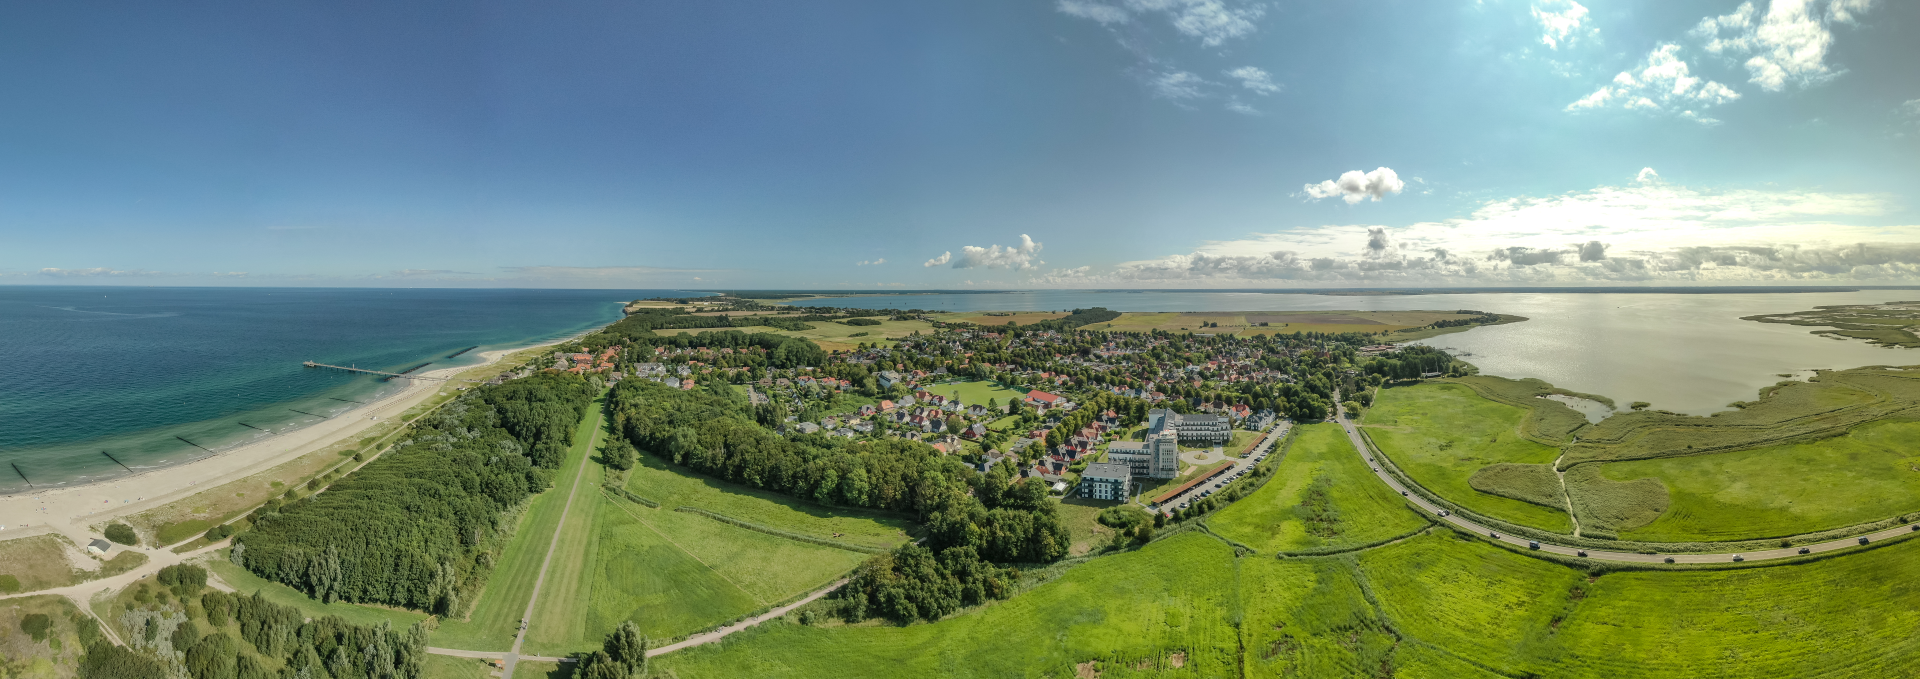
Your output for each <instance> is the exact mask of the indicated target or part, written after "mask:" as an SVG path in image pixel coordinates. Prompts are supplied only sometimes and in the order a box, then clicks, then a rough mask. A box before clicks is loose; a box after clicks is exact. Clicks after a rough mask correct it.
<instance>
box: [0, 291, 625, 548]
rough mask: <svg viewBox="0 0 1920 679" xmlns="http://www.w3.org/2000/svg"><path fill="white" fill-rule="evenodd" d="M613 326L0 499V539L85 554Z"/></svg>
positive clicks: (499, 352) (493, 355)
mask: <svg viewBox="0 0 1920 679" xmlns="http://www.w3.org/2000/svg"><path fill="white" fill-rule="evenodd" d="M616 321H617V319H616ZM611 324H612V322H609V323H604V324H598V325H594V326H592V327H589V328H587V329H585V330H582V331H581V332H579V333H576V334H573V335H570V336H567V337H564V338H560V339H554V340H549V341H545V342H534V343H530V344H526V345H521V346H514V347H506V348H500V349H492V350H488V351H482V352H475V353H474V354H473V355H475V356H478V357H479V358H480V359H481V360H480V362H479V363H475V364H471V365H465V366H457V367H449V368H441V369H439V370H429V371H426V372H423V373H420V374H419V376H420V377H438V378H442V379H437V380H426V379H409V380H408V384H407V385H405V386H403V387H401V388H400V389H398V390H395V391H394V392H392V393H390V394H388V395H386V396H383V397H381V398H379V399H377V400H374V401H370V402H368V403H366V404H363V405H359V406H356V407H354V408H351V409H348V410H345V411H342V412H340V413H338V414H336V415H333V416H332V417H329V418H327V419H324V420H320V421H317V422H314V423H311V424H308V425H304V426H301V427H298V428H296V429H292V430H289V431H283V432H279V433H275V434H273V435H272V436H268V437H266V438H263V439H259V440H255V441H251V442H248V443H244V444H241V445H239V446H235V447H233V448H230V449H227V450H223V451H221V452H219V453H216V454H214V455H211V456H208V457H201V458H198V459H194V460H191V461H187V462H183V463H180V464H175V465H168V466H164V467H157V468H153V469H142V470H140V471H137V472H135V473H133V474H130V475H125V476H117V477H113V478H107V479H100V480H97V481H88V482H86V483H81V484H77V485H66V486H57V487H49V488H45V489H34V490H32V491H27V492H16V493H12V494H9V495H5V496H0V540H13V539H18V538H25V537H32V536H34V535H41V534H46V533H59V534H61V535H64V536H65V537H66V538H67V539H68V540H70V541H71V542H72V543H73V545H74V546H75V547H85V546H86V544H87V542H88V541H89V540H91V539H92V538H94V537H97V534H96V533H95V532H94V531H93V530H92V528H91V526H92V525H94V524H99V523H103V522H106V521H109V520H111V519H114V518H116V517H121V516H127V515H132V514H138V513H141V512H144V511H147V510H150V509H154V508H156V507H161V506H165V505H167V504H170V503H173V502H176V501H178V500H181V499H185V498H188V497H191V496H193V495H194V494H196V493H199V492H200V491H203V490H206V489H208V488H215V487H219V486H221V485H223V484H227V483H231V482H233V481H237V480H241V479H245V478H247V477H249V476H253V475H256V474H260V473H265V472H269V471H271V470H273V469H275V468H277V467H279V466H281V465H284V464H287V463H290V462H293V461H294V460H297V459H299V458H301V457H304V456H306V455H309V454H312V453H314V452H316V451H320V450H323V449H326V448H328V447H330V446H333V445H335V444H338V443H340V442H342V441H347V440H351V439H353V438H355V437H357V436H359V435H361V434H362V433H364V432H365V431H367V430H368V429H370V428H372V427H374V426H377V425H380V424H384V423H386V422H390V421H391V418H392V417H394V416H397V415H401V414H404V413H405V412H406V411H407V410H409V409H411V408H413V407H414V406H416V405H419V404H420V403H422V402H424V401H426V400H427V399H429V398H431V397H433V396H435V395H437V394H439V393H441V392H442V391H444V390H445V389H446V387H448V386H464V385H465V383H456V382H455V378H456V377H457V376H458V375H460V374H462V373H466V372H468V371H472V370H477V369H481V368H486V367H489V366H492V365H494V364H496V363H499V362H500V361H501V360H502V359H504V358H506V357H507V356H510V355H512V354H514V353H517V352H521V351H525V350H528V349H534V348H539V347H545V346H554V345H558V344H563V343H566V342H570V341H573V340H576V339H579V338H581V337H584V336H586V335H589V334H592V333H594V332H598V331H600V330H601V329H603V328H605V327H606V326H607V325H611ZM164 547H165V545H148V544H143V545H141V546H140V547H134V548H130V549H136V550H140V551H148V552H152V551H154V550H161V549H162V548H164Z"/></svg>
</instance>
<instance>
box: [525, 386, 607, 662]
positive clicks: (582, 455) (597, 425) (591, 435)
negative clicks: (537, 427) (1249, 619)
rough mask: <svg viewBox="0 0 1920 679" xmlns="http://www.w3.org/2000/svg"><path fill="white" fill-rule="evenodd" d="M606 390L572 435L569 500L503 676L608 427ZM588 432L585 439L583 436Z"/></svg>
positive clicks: (535, 603) (548, 550) (528, 598)
mask: <svg viewBox="0 0 1920 679" xmlns="http://www.w3.org/2000/svg"><path fill="white" fill-rule="evenodd" d="M606 405H607V392H606V391H602V392H600V395H599V396H596V397H594V399H593V404H592V405H591V406H589V410H590V412H588V413H587V417H586V419H585V420H584V421H582V422H581V423H580V429H578V430H576V431H575V432H574V434H573V440H574V443H573V450H571V451H568V455H567V457H568V458H570V460H572V461H573V462H574V471H573V481H572V482H571V483H569V484H568V485H567V502H566V504H564V505H561V506H560V520H559V521H557V522H555V525H554V528H553V537H552V538H550V539H549V540H548V541H547V552H546V555H545V556H543V557H541V560H540V574H539V575H538V576H535V577H534V579H533V593H532V594H531V595H530V596H528V597H527V611H526V613H525V614H524V615H522V616H520V629H519V630H518V631H516V632H515V634H514V635H513V648H510V649H508V650H507V654H506V657H505V658H503V660H505V661H506V663H505V665H506V667H505V668H504V669H502V670H501V671H500V679H513V667H514V665H516V664H519V662H520V646H521V644H524V643H526V641H527V625H528V623H529V622H530V621H532V620H533V609H534V607H535V606H538V605H539V604H540V587H541V585H543V584H545V583H546V581H547V570H548V568H550V567H552V566H553V550H554V548H555V547H558V546H559V545H560V536H561V534H563V533H565V532H566V528H567V513H568V512H571V511H573V498H574V496H576V495H579V494H580V479H582V478H585V477H586V475H587V466H588V465H587V456H589V455H591V454H593V448H594V444H595V443H598V442H599V441H600V434H601V433H602V432H603V431H604V430H605V429H606V426H605V421H604V420H605V419H606V416H605V408H606ZM582 435H585V438H582Z"/></svg>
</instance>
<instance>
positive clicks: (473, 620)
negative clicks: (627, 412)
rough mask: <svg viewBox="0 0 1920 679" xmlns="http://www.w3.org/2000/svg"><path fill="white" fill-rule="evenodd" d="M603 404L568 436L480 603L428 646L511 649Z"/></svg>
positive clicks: (444, 624)
mask: <svg viewBox="0 0 1920 679" xmlns="http://www.w3.org/2000/svg"><path fill="white" fill-rule="evenodd" d="M605 401H606V394H605V393H602V394H601V395H600V396H598V397H596V398H594V400H593V405H592V406H590V407H589V408H588V413H587V417H586V418H585V419H583V420H581V422H580V426H579V428H578V429H575V430H574V433H573V437H574V438H573V447H572V448H570V449H569V450H568V451H567V459H566V460H565V461H564V462H562V463H561V464H560V469H559V471H558V472H557V473H555V474H554V475H553V478H554V482H553V488H549V489H547V491H546V492H543V493H541V494H540V495H539V496H537V497H535V498H533V500H532V501H531V502H530V503H529V506H528V508H527V511H526V512H525V513H524V514H522V515H521V516H520V525H519V526H518V527H517V528H515V529H514V533H513V538H512V539H511V540H509V541H508V542H507V547H506V549H504V550H502V551H501V553H500V560H499V562H498V563H497V565H495V566H494V569H493V574H492V575H491V576H489V577H488V578H487V586H486V589H484V590H482V591H481V593H480V600H479V601H478V602H477V603H475V604H474V606H473V610H472V611H470V612H469V613H468V614H467V619H465V620H443V621H441V622H440V626H439V628H438V629H436V630H434V633H433V637H432V644H433V645H434V646H437V647H440V648H457V649H461V650H468V651H504V650H507V648H508V647H510V646H512V645H513V635H514V633H515V631H516V630H517V629H518V627H519V624H520V617H521V616H522V615H525V614H526V612H527V601H528V600H529V599H530V598H532V597H533V583H534V581H535V580H537V579H538V578H539V576H540V564H541V563H542V562H543V561H545V560H546V556H547V547H548V545H550V544H551V543H552V541H553V532H554V531H555V530H556V529H558V528H559V526H560V514H561V513H562V511H563V510H564V509H565V508H566V505H567V492H568V489H569V488H571V487H572V486H573V478H574V476H575V475H577V474H579V473H582V472H583V471H584V470H583V469H582V465H586V464H589V462H588V460H587V456H588V453H589V452H590V451H592V450H593V445H594V441H596V440H597V439H598V437H599V436H600V433H601V432H602V431H603V429H604V428H603V427H602V421H603V420H604V419H605V415H604V411H603V410H602V406H603V405H604V404H605ZM596 466H597V465H596ZM581 485H582V487H581V488H580V495H581V496H582V497H583V498H586V499H591V498H590V494H591V493H593V492H595V491H594V490H593V487H592V486H588V485H586V484H585V483H582V484H581ZM574 503H575V509H581V508H583V506H584V507H589V508H590V507H591V506H592V505H591V503H587V504H585V505H583V504H582V500H580V499H576V500H575V501H574ZM569 518H571V517H569ZM554 563H555V566H556V568H555V571H556V572H558V571H560V570H564V563H565V562H563V561H560V560H559V559H558V558H557V557H556V558H555V560H554Z"/></svg>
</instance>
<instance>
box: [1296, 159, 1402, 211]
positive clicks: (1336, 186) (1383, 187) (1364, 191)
mask: <svg viewBox="0 0 1920 679" xmlns="http://www.w3.org/2000/svg"><path fill="white" fill-rule="evenodd" d="M1405 188H1407V183H1406V182H1403V181H1400V175H1399V174H1396V173H1394V171H1393V170H1391V169H1388V168H1384V167H1382V168H1378V169H1375V170H1374V171H1372V172H1361V171H1359V170H1351V171H1348V172H1346V173H1344V174H1341V175H1340V178H1339V179H1330V180H1327V181H1323V182H1320V183H1318V184H1307V185H1306V186H1305V187H1304V190H1305V191H1306V194H1307V195H1308V196H1310V197H1312V198H1313V199H1315V200H1319V199H1322V198H1332V197H1334V196H1339V197H1340V198H1341V199H1342V200H1345V201H1347V204H1348V205H1352V204H1354V203H1358V202H1360V201H1362V200H1367V199H1369V198H1371V199H1373V200H1376V201H1378V200H1380V199H1382V198H1385V197H1386V195H1387V194H1389V193H1399V192H1400V191H1401V190H1402V189H1405Z"/></svg>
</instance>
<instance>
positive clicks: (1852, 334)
mask: <svg viewBox="0 0 1920 679" xmlns="http://www.w3.org/2000/svg"><path fill="white" fill-rule="evenodd" d="M1740 320H1743V321H1759V322H1761V323H1786V324H1789V325H1805V326H1813V327H1824V328H1832V329H1831V330H1815V331H1813V334H1815V335H1825V336H1827V337H1832V338H1834V339H1859V340H1866V341H1867V342H1868V343H1869V344H1878V345H1880V346H1885V347H1905V348H1909V349H1911V348H1915V347H1920V335H1916V334H1915V333H1914V330H1913V328H1914V326H1920V301H1914V302H1887V303H1885V304H1845V305H1835V306H1820V307H1814V308H1813V310H1812V311H1796V312H1793V313H1785V314H1761V315H1758V316H1742V317H1741V318H1740Z"/></svg>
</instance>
